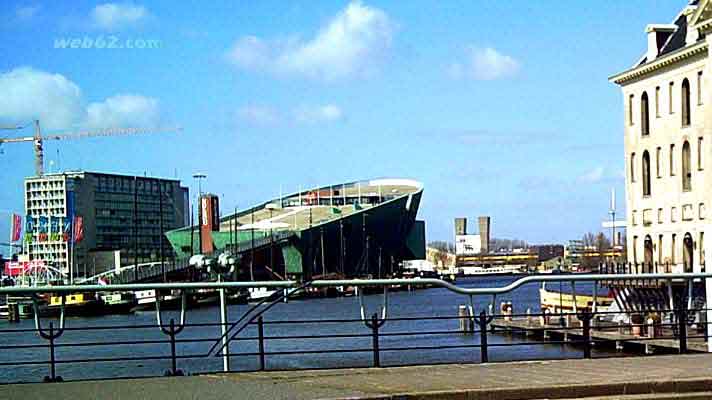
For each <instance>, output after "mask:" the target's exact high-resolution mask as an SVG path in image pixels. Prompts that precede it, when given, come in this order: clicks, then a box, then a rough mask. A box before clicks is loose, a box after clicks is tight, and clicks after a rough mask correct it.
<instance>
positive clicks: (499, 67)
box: [449, 47, 520, 81]
mask: <svg viewBox="0 0 712 400" xmlns="http://www.w3.org/2000/svg"><path fill="white" fill-rule="evenodd" d="M519 69H520V64H519V62H518V61H517V60H515V59H514V58H513V57H511V56H508V55H505V54H502V53H500V52H498V51H497V50H495V49H493V48H491V47H486V48H476V47H471V48H469V49H468V51H467V59H466V60H465V61H464V62H456V63H453V64H452V65H451V66H450V69H449V73H450V76H452V77H453V78H456V79H462V78H470V79H475V80H483V81H491V80H495V79H501V78H508V77H512V76H514V75H516V74H517V73H518V72H519Z"/></svg>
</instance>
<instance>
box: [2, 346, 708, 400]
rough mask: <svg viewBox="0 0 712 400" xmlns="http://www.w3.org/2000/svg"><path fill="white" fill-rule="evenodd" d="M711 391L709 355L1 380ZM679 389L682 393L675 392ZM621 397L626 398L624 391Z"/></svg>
mask: <svg viewBox="0 0 712 400" xmlns="http://www.w3.org/2000/svg"><path fill="white" fill-rule="evenodd" d="M649 393H657V394H658V395H655V396H652V397H651V396H632V397H629V398H631V399H642V398H645V399H648V398H651V399H652V398H654V399H668V398H670V399H672V398H675V399H678V398H679V399H693V398H694V399H697V398H700V399H702V398H712V355H707V354H696V355H672V356H655V357H629V358H606V359H593V360H557V361H528V362H508V363H491V364H471V365H463V364H449V365H440V366H414V367H396V368H363V369H336V370H302V371H286V372H255V373H230V374H222V373H219V374H205V375H196V376H186V377H175V378H142V379H125V380H97V381H77V382H64V383H37V384H12V385H3V386H0V398H2V399H23V400H30V399H49V398H51V399H53V400H56V399H72V400H83V399H110V398H115V399H131V400H139V399H154V400H157V399H167V400H168V399H170V400H181V399H200V400H210V399H305V400H306V399H393V400H395V399H472V400H477V399H498V400H508V399H509V400H511V399H574V398H586V397H589V398H592V399H593V398H598V397H602V396H610V397H603V398H605V399H613V398H621V396H622V395H642V394H649ZM672 393H682V394H683V395H672ZM624 398H628V397H627V396H626V397H624Z"/></svg>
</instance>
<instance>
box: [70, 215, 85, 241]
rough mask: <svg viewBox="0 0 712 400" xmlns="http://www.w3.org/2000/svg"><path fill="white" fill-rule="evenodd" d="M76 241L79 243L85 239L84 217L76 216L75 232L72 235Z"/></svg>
mask: <svg viewBox="0 0 712 400" xmlns="http://www.w3.org/2000/svg"><path fill="white" fill-rule="evenodd" d="M72 238H73V239H74V243H79V242H81V241H82V239H84V221H83V219H82V217H80V216H76V217H74V232H73V235H72Z"/></svg>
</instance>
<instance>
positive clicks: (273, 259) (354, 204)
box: [167, 178, 426, 280]
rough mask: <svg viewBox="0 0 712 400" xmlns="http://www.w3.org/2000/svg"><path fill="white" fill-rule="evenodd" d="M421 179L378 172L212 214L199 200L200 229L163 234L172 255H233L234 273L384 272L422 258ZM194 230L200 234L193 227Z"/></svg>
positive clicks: (208, 201) (206, 201) (301, 276)
mask: <svg viewBox="0 0 712 400" xmlns="http://www.w3.org/2000/svg"><path fill="white" fill-rule="evenodd" d="M422 195H423V185H422V183H420V182H417V181H414V180H411V179H402V178H382V179H372V180H361V181H355V182H345V183H339V184H335V185H329V186H321V187H314V188H311V189H309V190H303V191H299V192H297V193H292V194H289V195H286V196H281V197H279V198H275V199H270V200H269V201H266V202H264V203H260V204H257V205H255V206H253V207H250V208H248V209H246V210H242V211H239V212H237V213H234V214H229V215H225V216H223V217H221V218H219V219H218V220H217V221H216V220H214V219H213V218H211V216H215V215H216V214H218V215H219V212H214V211H210V210H211V209H212V210H214V209H215V206H216V204H215V203H213V201H212V198H211V196H204V197H203V201H201V207H200V212H201V218H200V219H201V221H200V225H201V226H200V228H199V229H195V227H189V228H183V229H176V230H173V231H171V232H168V233H167V237H168V239H169V240H170V242H171V244H172V245H173V249H174V250H175V252H176V253H177V254H178V257H180V258H189V257H191V256H192V255H193V254H199V253H201V250H202V253H203V254H219V253H221V252H224V251H230V252H232V253H233V254H236V255H237V257H236V258H237V262H238V266H237V270H238V271H237V272H236V273H237V275H238V279H245V280H247V279H255V280H260V279H282V278H285V277H286V278H288V279H296V280H309V279H315V278H316V279H318V278H323V277H334V276H340V277H347V278H351V277H367V276H371V277H385V276H394V275H397V274H398V269H399V265H400V264H401V262H402V261H404V260H423V259H425V257H426V252H425V222H424V221H419V220H417V219H416V216H417V214H418V207H419V206H420V199H421V197H422ZM201 232H202V235H201V234H200V233H201Z"/></svg>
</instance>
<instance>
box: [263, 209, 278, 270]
mask: <svg viewBox="0 0 712 400" xmlns="http://www.w3.org/2000/svg"><path fill="white" fill-rule="evenodd" d="M265 208H266V209H267V210H269V267H270V268H272V271H274V270H275V268H274V235H273V232H272V213H273V212H274V210H275V209H277V205H276V204H274V203H269V204H267V205H266V206H265Z"/></svg>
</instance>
